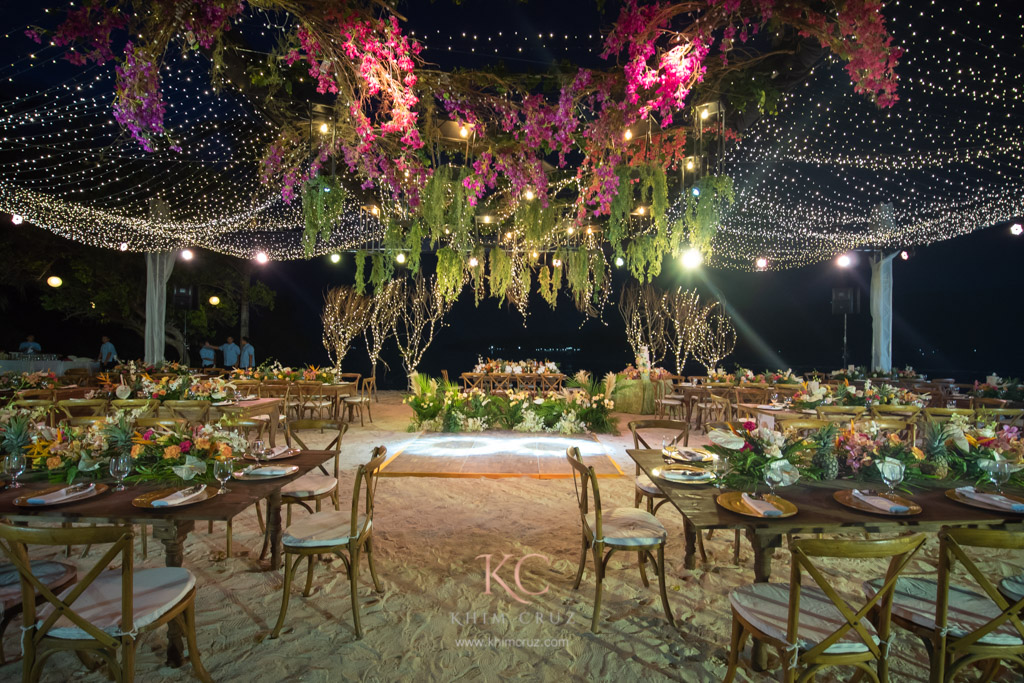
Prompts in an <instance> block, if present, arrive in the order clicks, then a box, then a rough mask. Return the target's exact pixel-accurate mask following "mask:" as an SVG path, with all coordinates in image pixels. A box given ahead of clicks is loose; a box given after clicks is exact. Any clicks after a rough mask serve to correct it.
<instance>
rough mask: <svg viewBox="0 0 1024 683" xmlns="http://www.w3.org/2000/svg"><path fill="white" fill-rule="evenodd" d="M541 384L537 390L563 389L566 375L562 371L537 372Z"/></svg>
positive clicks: (544, 391) (545, 391)
mask: <svg viewBox="0 0 1024 683" xmlns="http://www.w3.org/2000/svg"><path fill="white" fill-rule="evenodd" d="M537 378H538V379H539V380H540V385H539V386H538V387H537V391H540V392H543V393H545V394H546V393H547V392H549V391H561V390H562V383H563V382H565V375H563V374H562V373H560V372H541V373H538V374H537Z"/></svg>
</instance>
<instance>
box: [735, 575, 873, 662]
mask: <svg viewBox="0 0 1024 683" xmlns="http://www.w3.org/2000/svg"><path fill="white" fill-rule="evenodd" d="M729 602H730V603H731V604H732V608H733V609H734V610H736V613H737V614H739V615H740V616H741V617H743V619H744V620H745V621H746V622H747V623H748V624H750V625H751V626H753V627H754V628H756V629H757V630H758V631H760V632H762V633H764V634H765V635H767V636H768V637H770V638H774V639H776V640H781V641H782V642H784V643H786V642H789V640H788V638H787V637H786V625H787V622H788V620H789V584H785V583H753V584H750V585H748V586H741V587H739V588H737V589H736V590H734V591H732V592H731V593H729ZM844 623H846V620H845V619H844V618H843V615H842V614H841V613H840V612H839V610H838V609H836V606H835V605H834V604H832V601H831V600H829V598H828V596H827V595H825V593H824V592H823V591H822V590H821V589H820V588H818V587H817V586H802V587H801V588H800V621H799V624H800V629H799V633H798V634H797V643H798V644H799V646H800V649H801V650H805V651H806V650H810V649H811V648H813V647H814V646H816V645H817V644H818V643H820V642H821V641H823V640H825V638H827V637H828V636H829V635H831V634H832V633H833V632H835V631H836V630H837V629H838V628H839V627H841V626H842V625H843V624H844ZM861 623H862V624H863V625H864V627H865V628H866V629H867V631H868V633H870V634H871V637H872V638H874V640H875V644H877V643H878V637H877V636H876V635H875V627H874V626H872V625H871V623H870V622H869V621H868V620H867V619H862V620H861ZM867 650H868V646H867V645H866V644H865V643H864V641H863V640H862V639H861V637H860V635H859V634H858V633H857V632H856V631H854V630H852V629H851V630H850V631H848V632H847V633H845V634H843V637H842V638H841V639H840V640H839V641H838V642H835V643H832V644H831V645H829V646H828V648H826V649H825V652H826V653H828V654H850V653H855V652H867Z"/></svg>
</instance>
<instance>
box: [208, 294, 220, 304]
mask: <svg viewBox="0 0 1024 683" xmlns="http://www.w3.org/2000/svg"><path fill="white" fill-rule="evenodd" d="M210 305H211V306H220V297H219V296H217V295H216V294H214V295H213V296H211V297H210Z"/></svg>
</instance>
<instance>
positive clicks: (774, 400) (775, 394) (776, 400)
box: [772, 391, 779, 406]
mask: <svg viewBox="0 0 1024 683" xmlns="http://www.w3.org/2000/svg"><path fill="white" fill-rule="evenodd" d="M772 405H773V406H777V405H779V392H777V391H773V392H772Z"/></svg>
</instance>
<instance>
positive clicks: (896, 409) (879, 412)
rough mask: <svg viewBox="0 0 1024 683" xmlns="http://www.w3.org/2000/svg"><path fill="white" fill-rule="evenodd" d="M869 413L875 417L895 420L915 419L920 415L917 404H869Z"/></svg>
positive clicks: (908, 420)
mask: <svg viewBox="0 0 1024 683" xmlns="http://www.w3.org/2000/svg"><path fill="white" fill-rule="evenodd" d="M870 412H871V415H872V416H873V417H877V418H895V419H897V420H906V421H907V422H910V421H911V420H917V418H918V417H919V416H920V415H921V409H920V408H918V407H917V406H883V405H873V406H871V411H870Z"/></svg>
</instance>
